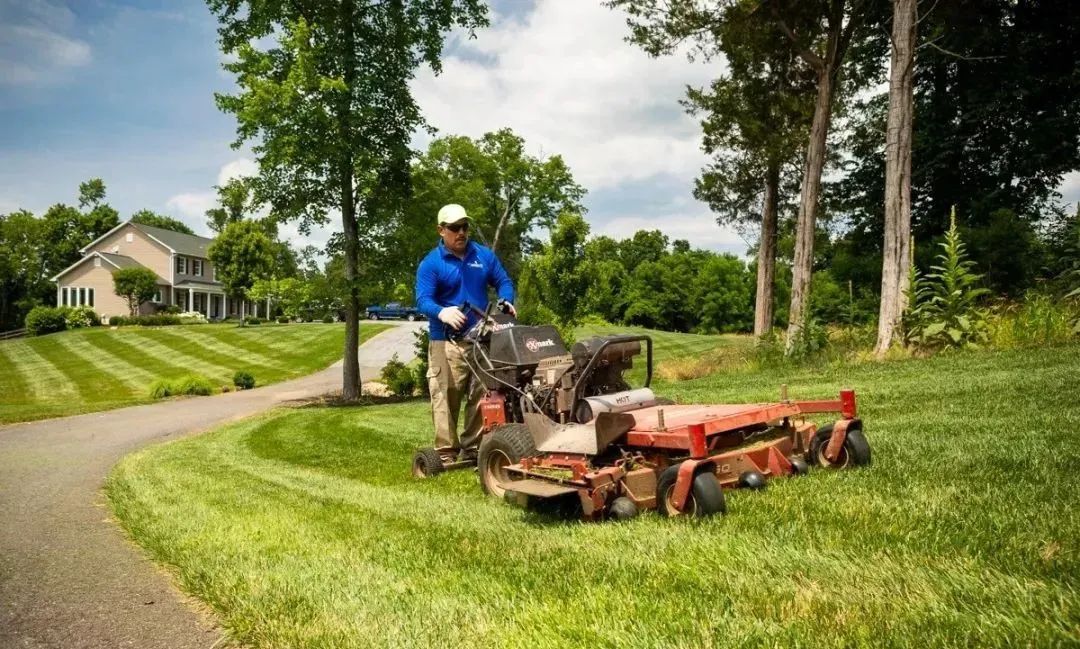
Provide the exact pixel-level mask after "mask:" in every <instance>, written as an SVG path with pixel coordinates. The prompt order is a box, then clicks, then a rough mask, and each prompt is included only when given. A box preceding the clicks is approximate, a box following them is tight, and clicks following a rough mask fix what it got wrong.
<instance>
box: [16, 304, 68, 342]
mask: <svg viewBox="0 0 1080 649" xmlns="http://www.w3.org/2000/svg"><path fill="white" fill-rule="evenodd" d="M69 310H70V309H69V308H68V307H50V306H36V307H34V308H33V309H30V313H27V314H26V321H25V326H26V333H27V335H29V336H44V335H45V334H52V333H57V332H59V331H63V330H65V329H67V312H68V311H69Z"/></svg>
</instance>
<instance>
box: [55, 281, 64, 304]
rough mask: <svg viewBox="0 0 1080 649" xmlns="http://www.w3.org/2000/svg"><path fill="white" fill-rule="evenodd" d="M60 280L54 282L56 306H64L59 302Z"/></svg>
mask: <svg viewBox="0 0 1080 649" xmlns="http://www.w3.org/2000/svg"><path fill="white" fill-rule="evenodd" d="M60 299H61V298H60V282H57V283H56V306H64V305H63V304H60Z"/></svg>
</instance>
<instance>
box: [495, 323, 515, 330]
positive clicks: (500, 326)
mask: <svg viewBox="0 0 1080 649" xmlns="http://www.w3.org/2000/svg"><path fill="white" fill-rule="evenodd" d="M513 326H514V323H513V322H503V323H499V322H496V323H495V325H494V326H492V328H491V330H492V331H502V330H503V329H509V328H510V327H513Z"/></svg>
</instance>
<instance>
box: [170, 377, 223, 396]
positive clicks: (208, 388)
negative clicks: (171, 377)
mask: <svg viewBox="0 0 1080 649" xmlns="http://www.w3.org/2000/svg"><path fill="white" fill-rule="evenodd" d="M213 391H214V386H213V385H211V383H210V381H209V380H207V379H206V378H205V377H202V376H197V375H195V374H189V375H187V376H185V377H183V378H181V379H180V380H179V381H177V382H176V394H195V395H199V396H203V397H205V396H206V395H208V394H210V393H211V392H213Z"/></svg>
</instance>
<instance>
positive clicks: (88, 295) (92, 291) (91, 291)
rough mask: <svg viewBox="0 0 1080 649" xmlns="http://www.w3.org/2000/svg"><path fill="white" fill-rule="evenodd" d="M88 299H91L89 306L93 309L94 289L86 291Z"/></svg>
mask: <svg viewBox="0 0 1080 649" xmlns="http://www.w3.org/2000/svg"><path fill="white" fill-rule="evenodd" d="M86 297H87V298H89V302H88V303H87V304H88V305H89V306H91V307H92V306H94V289H92V288H88V289H86Z"/></svg>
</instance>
